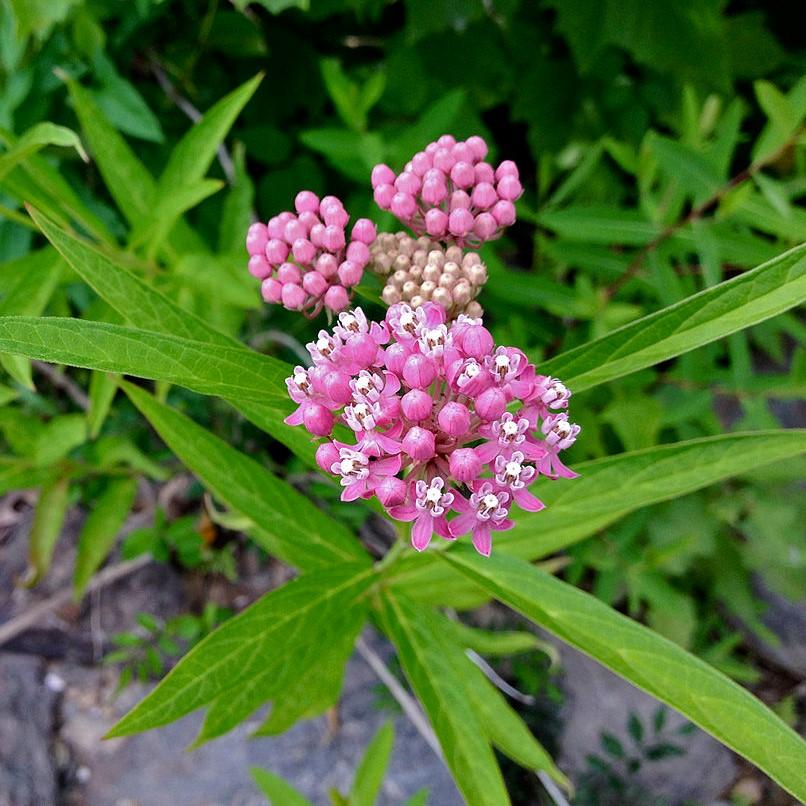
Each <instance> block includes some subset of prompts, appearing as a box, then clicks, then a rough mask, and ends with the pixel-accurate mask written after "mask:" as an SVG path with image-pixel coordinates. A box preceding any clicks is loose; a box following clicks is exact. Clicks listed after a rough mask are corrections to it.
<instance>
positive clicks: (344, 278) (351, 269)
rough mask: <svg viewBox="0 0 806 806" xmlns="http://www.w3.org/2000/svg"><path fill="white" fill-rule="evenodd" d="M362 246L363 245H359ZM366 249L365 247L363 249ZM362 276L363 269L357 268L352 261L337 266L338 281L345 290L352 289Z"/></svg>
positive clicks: (361, 267)
mask: <svg viewBox="0 0 806 806" xmlns="http://www.w3.org/2000/svg"><path fill="white" fill-rule="evenodd" d="M361 246H364V244H361ZM365 248H366V247H365ZM363 274H364V267H363V266H359V265H358V264H356V263H354V262H353V261H352V260H345V261H344V263H342V264H341V266H339V280H340V282H341V284H342V285H343V286H344V287H345V288H352V287H353V286H354V285H357V284H358V283H360V282H361V277H362V276H363Z"/></svg>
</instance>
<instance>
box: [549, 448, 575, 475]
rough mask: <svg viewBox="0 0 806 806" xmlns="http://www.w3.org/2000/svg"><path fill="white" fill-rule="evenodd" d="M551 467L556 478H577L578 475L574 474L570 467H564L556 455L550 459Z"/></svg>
mask: <svg viewBox="0 0 806 806" xmlns="http://www.w3.org/2000/svg"><path fill="white" fill-rule="evenodd" d="M551 466H552V468H553V469H554V472H555V473H556V474H557V475H558V476H562V477H563V478H564V479H575V478H578V477H579V473H574V471H573V470H571V468H570V467H566V466H565V465H564V464H563V463H562V462H561V461H560V457H559V456H557V455H556V454H555V455H554V456H552V457H551Z"/></svg>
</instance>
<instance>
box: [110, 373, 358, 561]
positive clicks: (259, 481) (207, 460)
mask: <svg viewBox="0 0 806 806" xmlns="http://www.w3.org/2000/svg"><path fill="white" fill-rule="evenodd" d="M124 389H125V391H126V394H128V395H129V397H130V398H131V400H132V402H133V403H134V404H135V405H136V406H137V408H139V409H140V411H141V412H142V414H143V415H144V416H145V417H146V418H147V419H148V420H149V422H150V423H151V424H152V425H153V426H154V428H155V429H156V430H157V433H158V434H159V435H160V436H161V437H162V439H163V440H164V441H165V443H166V444H167V445H168V447H169V448H170V449H171V450H172V451H173V452H174V453H175V454H176V456H177V457H178V458H179V459H180V461H182V462H183V463H184V464H185V465H187V467H188V468H190V469H191V470H192V471H193V472H194V473H196V474H197V475H198V476H199V478H200V479H201V481H202V482H203V483H204V484H205V485H206V486H207V487H208V488H209V489H210V490H211V491H212V492H213V493H214V494H215V495H216V497H218V498H219V499H221V501H223V502H224V503H225V504H226V505H227V506H229V507H231V508H232V509H235V510H237V511H238V512H240V513H241V514H243V515H246V516H247V517H249V518H251V519H252V521H253V523H254V526H253V527H252V528H251V529H249V530H248V531H249V533H250V534H251V535H252V536H253V537H254V539H255V540H256V541H257V542H258V543H260V544H261V545H262V546H264V547H265V548H266V549H267V550H268V551H270V552H271V553H272V554H275V555H277V556H278V557H280V559H282V560H283V561H284V562H287V563H289V565H293V566H296V567H298V568H302V569H311V568H321V567H322V566H326V565H328V564H332V563H334V562H344V561H345V560H350V561H353V562H359V561H366V562H369V557H368V556H367V555H366V554H365V552H364V550H363V548H362V547H361V544H360V543H359V542H358V540H357V538H356V537H355V536H354V535H352V534H351V533H350V532H349V530H348V529H347V528H346V527H345V526H342V525H341V524H340V523H338V522H337V521H335V520H333V519H332V518H330V517H329V516H328V515H326V514H325V513H324V512H322V511H321V510H320V509H318V508H317V507H316V505H315V504H314V503H313V502H312V501H310V500H309V499H308V498H306V497H305V496H304V495H302V494H301V493H298V492H297V491H296V490H295V489H294V488H293V487H292V486H291V485H290V484H288V483H287V482H285V481H283V480H282V479H279V478H277V477H276V476H274V475H273V474H272V473H270V472H269V471H268V470H266V469H265V468H264V467H263V466H262V465H260V464H258V463H257V462H256V461H255V460H254V459H251V458H249V457H248V456H246V455H244V454H243V453H241V452H240V451H238V450H236V449H235V448H233V447H232V446H230V445H228V444H227V443H226V442H223V441H222V440H220V439H218V437H216V436H214V435H213V434H211V433H210V432H209V431H207V430H206V429H205V428H202V427H201V426H200V425H197V424H196V423H194V422H193V421H192V420H190V419H189V418H187V417H185V416H184V415H183V414H180V413H179V412H178V411H176V410H175V409H172V408H170V407H169V406H166V405H164V404H162V403H159V402H158V401H157V400H156V399H155V398H153V397H151V396H150V395H149V394H147V393H146V392H144V391H143V390H142V389H139V388H138V387H136V386H132V385H131V384H125V385H124Z"/></svg>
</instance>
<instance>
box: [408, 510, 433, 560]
mask: <svg viewBox="0 0 806 806" xmlns="http://www.w3.org/2000/svg"><path fill="white" fill-rule="evenodd" d="M433 533H434V518H433V517H432V516H431V515H428V514H427V513H425V512H423V513H421V514H420V515H419V517H418V518H417V520H416V521H414V526H413V527H412V530H411V544H412V546H414V548H416V549H417V551H422V550H423V549H424V548H426V547H427V546H428V544H429V543H430V542H431V535H432V534H433Z"/></svg>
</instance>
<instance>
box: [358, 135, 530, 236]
mask: <svg viewBox="0 0 806 806" xmlns="http://www.w3.org/2000/svg"><path fill="white" fill-rule="evenodd" d="M486 156H487V143H485V142H484V140H483V139H482V138H481V137H477V136H474V137H468V139H467V140H464V141H459V142H457V140H456V138H455V137H453V136H452V135H450V134H444V135H442V137H440V138H439V139H438V140H437V141H436V142H433V143H429V144H428V145H427V146H426V147H425V149H424V150H423V151H419V152H417V153H416V154H415V155H414V156H413V157H412V158H411V161H410V162H408V163H407V164H406V165H405V167H404V168H403V170H402V171H401V172H400V173H399V174H395V172H394V171H393V170H392V169H391V168H390V167H389V166H388V165H383V164H381V165H376V166H375V168H373V170H372V177H371V181H372V188H373V191H374V197H375V202H376V204H377V205H378V206H379V207H380V208H381V209H382V210H388V211H390V212H391V213H392V214H393V215H394V216H395V217H396V218H398V219H399V220H400V221H401V222H402V223H403V224H405V225H406V226H407V227H409V228H410V229H411V230H412V231H413V232H415V233H416V234H417V235H429V236H431V237H432V238H436V239H439V240H448V241H452V242H453V243H455V244H457V246H461V247H464V246H470V247H473V248H476V247H478V246H481V244H483V243H484V242H485V241H489V240H492V239H494V238H498V237H499V236H500V235H501V233H502V231H503V230H504V228H505V227H508V226H510V225H511V224H514V223H515V218H516V213H515V204H514V202H515V200H516V199H518V198H519V197H520V195H521V194H522V193H523V188H522V187H521V183H520V179H519V176H518V167H517V166H516V165H515V163H514V162H512V161H511V160H504V161H503V162H502V163H501V164H500V165H499V166H498V167H497V168H493V166H492V165H491V164H490V163H489V162H485V160H484V158H485V157H486Z"/></svg>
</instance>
